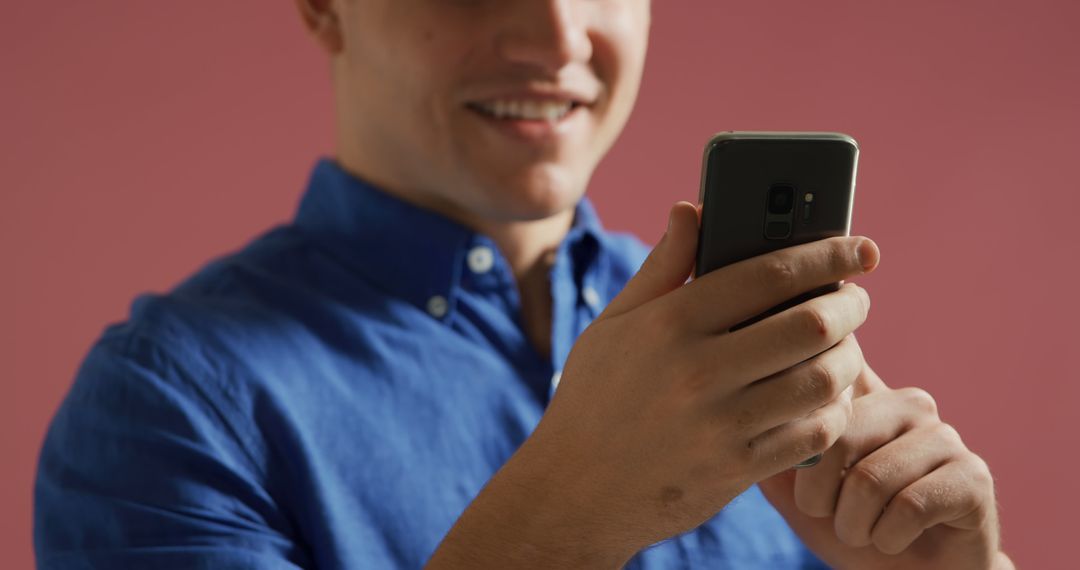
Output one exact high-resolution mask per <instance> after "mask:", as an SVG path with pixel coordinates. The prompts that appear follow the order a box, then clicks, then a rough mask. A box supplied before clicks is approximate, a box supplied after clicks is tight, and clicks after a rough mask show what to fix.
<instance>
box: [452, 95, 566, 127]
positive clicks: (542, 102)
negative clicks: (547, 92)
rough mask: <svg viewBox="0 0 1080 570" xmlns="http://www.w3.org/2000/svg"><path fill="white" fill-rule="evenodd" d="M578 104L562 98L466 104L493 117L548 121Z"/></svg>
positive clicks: (558, 117) (561, 115)
mask: <svg viewBox="0 0 1080 570" xmlns="http://www.w3.org/2000/svg"><path fill="white" fill-rule="evenodd" d="M580 105H581V103H578V102H577V101H568V100H563V99H495V100H493V101H483V102H475V103H468V104H467V106H468V107H469V108H470V109H472V110H474V111H477V112H480V113H483V114H485V115H488V116H489V117H492V118H495V119H511V120H515V119H516V120H525V121H549V122H555V121H558V120H559V119H562V118H563V117H565V116H566V115H567V114H569V113H570V112H571V111H573V110H574V109H575V108H577V107H578V106H580Z"/></svg>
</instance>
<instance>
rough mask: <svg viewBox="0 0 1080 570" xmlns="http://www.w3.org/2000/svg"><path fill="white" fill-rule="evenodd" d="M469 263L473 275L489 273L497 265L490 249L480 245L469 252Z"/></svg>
mask: <svg viewBox="0 0 1080 570" xmlns="http://www.w3.org/2000/svg"><path fill="white" fill-rule="evenodd" d="M468 262H469V269H471V270H472V271H473V273H487V272H488V271H489V270H490V269H491V266H492V265H493V264H494V263H495V254H494V253H492V251H491V248H490V247H487V246H484V245H478V246H476V247H474V248H472V249H471V250H469V256H468Z"/></svg>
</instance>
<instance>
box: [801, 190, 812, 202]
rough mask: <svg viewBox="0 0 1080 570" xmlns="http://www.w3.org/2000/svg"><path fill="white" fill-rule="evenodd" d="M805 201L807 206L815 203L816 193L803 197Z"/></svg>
mask: <svg viewBox="0 0 1080 570" xmlns="http://www.w3.org/2000/svg"><path fill="white" fill-rule="evenodd" d="M803 200H805V201H806V203H807V204H809V203H810V202H813V201H814V193H813V192H807V193H806V195H805V196H803Z"/></svg>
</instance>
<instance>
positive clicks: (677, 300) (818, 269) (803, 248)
mask: <svg viewBox="0 0 1080 570" xmlns="http://www.w3.org/2000/svg"><path fill="white" fill-rule="evenodd" d="M879 259H880V251H879V250H878V247H877V244H875V243H874V242H873V240H871V239H870V238H867V237H863V236H839V237H831V238H826V239H822V240H818V241H813V242H810V243H805V244H801V245H796V246H792V247H786V248H784V249H780V250H776V251H773V252H770V253H766V254H763V255H759V256H757V257H751V258H750V259H745V260H743V261H739V262H736V263H732V264H731V265H727V266H724V267H721V268H720V269H717V270H714V271H711V272H709V273H707V274H705V275H702V276H701V277H698V278H697V279H694V280H693V281H691V282H690V283H688V284H686V285H685V286H683V287H680V288H679V289H677V290H675V291H673V292H671V294H669V295H667V296H666V297H665V302H668V303H671V304H672V310H674V311H675V312H676V314H679V315H683V316H684V319H685V321H684V322H685V323H686V326H687V327H688V328H689V329H691V330H694V331H698V332H702V333H715V332H723V331H727V330H728V329H729V328H731V327H732V326H733V325H736V324H738V323H740V322H742V321H744V320H746V319H749V318H750V317H753V316H755V315H758V314H760V313H762V312H764V311H766V310H768V309H770V308H772V307H774V306H776V305H779V304H780V303H783V302H784V301H787V300H788V299H791V298H793V297H796V296H798V295H800V294H802V293H806V292H807V291H810V290H813V289H816V288H818V287H821V286H824V285H827V284H829V283H835V282H838V281H842V280H844V279H847V278H849V277H852V276H855V275H861V274H863V273H867V272H869V271H872V270H873V269H874V268H875V267H877V264H878V261H879Z"/></svg>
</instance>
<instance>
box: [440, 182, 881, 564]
mask: <svg viewBox="0 0 1080 570" xmlns="http://www.w3.org/2000/svg"><path fill="white" fill-rule="evenodd" d="M699 219H700V215H699V212H698V210H697V208H696V207H695V206H694V205H692V204H690V203H688V202H680V203H677V204H676V205H675V206H674V207H673V208H672V211H671V217H670V223H669V227H668V230H667V232H666V233H665V234H664V236H663V238H662V239H661V240H660V242H659V243H658V244H657V246H656V247H655V248H654V249H653V251H652V253H651V254H650V255H649V257H648V259H646V261H645V263H644V264H643V266H642V267H641V270H640V271H639V272H638V273H637V275H635V276H634V278H633V279H631V280H630V282H629V283H628V284H627V285H626V287H625V288H624V289H623V291H622V292H621V293H620V294H619V295H618V296H617V297H616V298H615V299H613V300H612V301H611V303H610V304H609V305H608V307H607V308H606V309H605V310H604V312H603V313H602V314H601V315H600V316H599V317H597V319H596V320H595V321H594V322H593V323H592V324H591V325H590V326H589V327H588V329H586V330H585V331H584V332H583V333H582V334H581V336H580V337H579V338H578V340H577V342H576V343H575V345H574V347H573V350H572V351H571V353H570V356H569V358H568V359H567V362H566V365H565V367H564V369H563V372H562V377H561V382H560V384H559V388H558V390H557V391H556V393H555V396H554V398H553V399H552V401H551V403H550V405H549V407H548V410H547V412H546V413H545V414H544V416H543V419H542V420H541V421H540V424H539V425H538V426H537V429H536V431H535V432H534V433H533V435H532V436H531V437H530V438H529V439H528V440H527V441H526V442H525V444H524V445H522V447H521V448H520V449H519V450H518V452H517V453H516V454H515V455H514V457H513V458H511V460H510V461H509V462H507V464H506V465H505V466H504V468H503V469H502V470H500V472H499V473H498V474H497V475H496V476H495V477H494V478H493V479H492V481H491V482H490V483H489V485H488V487H485V490H484V492H482V493H481V495H480V497H478V498H477V500H476V501H474V503H473V504H472V505H470V508H469V509H468V510H467V511H466V513H465V515H463V517H462V519H463V520H464V519H466V518H467V517H468V516H469V515H470V512H469V511H473V513H472V515H473V518H474V519H476V518H477V517H482V516H483V515H482V514H481V513H480V511H488V512H494V510H501V511H502V512H503V513H504V514H501V515H499V518H500V521H501V522H500V525H498V526H499V528H496V527H494V526H493V527H492V528H491V529H490V532H492V535H491V536H492V538H490V540H497V539H496V538H494V536H495V535H499V534H500V528H501V529H505V530H506V532H508V533H512V534H513V536H516V537H519V538H517V539H511V542H513V540H520V541H521V542H522V543H523V544H524V545H525V546H524V548H525V550H524V551H523V552H522V553H523V554H526V555H527V556H528V557H529V558H531V559H532V560H534V561H537V562H540V561H541V560H542V559H545V558H546V559H547V562H556V561H559V560H561V561H563V562H566V561H574V562H576V563H582V562H594V563H599V564H608V563H610V564H611V565H620V564H622V563H625V562H626V560H628V559H629V558H630V557H631V556H633V554H634V553H635V552H637V551H638V550H640V549H642V548H644V547H646V546H648V545H649V544H652V543H654V542H657V541H659V540H662V539H665V538H668V537H670V536H673V535H676V534H678V533H681V532H685V531H687V530H690V529H692V528H694V527H696V526H698V525H700V524H701V523H703V522H705V521H706V520H708V519H709V518H711V517H712V516H713V515H715V514H716V513H717V512H718V511H719V510H720V509H721V508H723V507H724V506H725V505H726V504H727V503H728V502H729V501H731V499H733V498H734V497H736V496H737V495H739V494H740V493H742V492H743V491H745V490H746V489H747V488H748V487H750V486H751V485H753V484H754V483H755V482H757V481H760V480H762V479H765V478H767V477H769V476H771V475H774V474H776V473H779V472H780V471H783V470H785V469H788V468H790V467H791V466H792V465H794V464H796V463H798V462H800V461H802V460H804V459H806V458H807V457H810V456H812V455H814V454H816V453H821V452H824V451H825V450H826V449H828V448H829V447H830V446H831V445H832V444H833V443H834V442H835V441H836V440H837V439H838V438H839V437H840V436H841V434H842V433H843V432H844V430H845V428H846V427H847V423H848V420H849V418H850V415H851V391H852V389H851V385H852V383H853V382H854V380H855V378H856V376H857V375H858V373H859V371H860V370H861V368H862V363H863V358H862V353H861V351H860V349H859V346H858V344H857V343H856V342H855V339H854V336H852V334H851V333H852V332H853V331H854V330H855V329H856V328H858V327H859V326H860V325H861V324H862V323H863V322H864V321H865V319H866V316H867V311H868V310H869V307H870V299H869V296H868V295H867V293H866V291H865V290H864V289H862V288H861V287H858V286H857V285H854V284H851V283H845V284H844V285H843V286H842V287H841V288H840V289H839V290H838V291H836V292H833V293H828V294H826V295H822V296H820V297H816V298H814V299H811V300H809V301H806V302H804V303H802V304H800V305H797V306H795V307H792V308H790V309H788V310H786V311H783V312H781V313H778V314H776V315H773V316H770V317H768V318H766V319H763V320H761V321H759V322H756V323H754V324H752V325H750V326H747V327H745V328H741V329H739V330H737V331H734V332H728V330H729V329H730V328H731V327H732V326H733V325H735V324H737V323H740V322H742V321H743V320H745V319H747V318H750V317H752V316H754V315H757V314H759V313H761V312H763V311H765V310H767V309H769V308H771V307H773V306H775V305H777V304H779V303H781V302H783V301H786V300H788V299H790V298H792V297H795V296H797V295H798V294H800V293H804V292H806V291H809V290H811V289H814V288H816V287H819V286H822V285H825V284H828V283H832V282H837V281H842V280H844V279H848V278H850V277H852V276H856V275H860V274H863V273H865V272H867V271H870V270H872V269H873V268H874V267H876V265H877V261H878V256H879V253H878V249H877V246H876V245H875V244H874V243H873V242H872V241H870V240H869V239H867V238H862V237H838V238H830V239H826V240H821V241H818V242H814V243H809V244H805V245H799V246H794V247H790V248H787V249H784V250H781V251H777V252H773V253H769V254H765V255H762V256H758V257H755V258H752V259H748V260H745V261H742V262H739V263H735V264H732V265H729V266H726V267H723V268H721V269H718V270H716V271H713V272H710V273H708V274H706V275H703V276H701V277H700V278H698V279H695V280H693V281H691V282H689V283H687V279H688V278H689V277H690V275H691V272H692V269H693V265H694V258H695V253H696V249H697V239H698V223H699ZM514 490H516V491H517V492H518V493H520V494H521V495H522V496H521V497H519V498H518V499H517V500H513V499H510V498H509V497H508V495H509V494H512V493H513V492H514ZM485 493H486V494H488V495H489V497H487V498H486V500H482V499H485V497H484V495H485ZM499 493H501V494H502V497H492V496H490V495H492V494H499ZM499 505H501V506H499ZM506 509H511V510H512V511H513V512H512V513H510V514H506V513H505V511H506ZM462 522H463V521H461V520H459V525H456V526H455V528H454V529H453V530H452V531H451V533H450V535H448V538H447V540H448V541H449V540H451V539H452V538H454V536H455V532H458V533H459V534H460V532H462V531H463V529H461V528H458V527H459V526H462V525H461V524H460V523H462ZM474 546H476V545H475V544H474ZM503 548H504V549H505V548H510V549H513V548H514V546H513V545H512V544H504V545H503ZM440 550H442V548H440ZM504 552H506V551H505V550H504ZM437 554H438V553H437ZM473 554H477V552H476V551H475V550H473ZM436 558H438V556H437V557H436ZM541 565H543V564H542V563H541Z"/></svg>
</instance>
